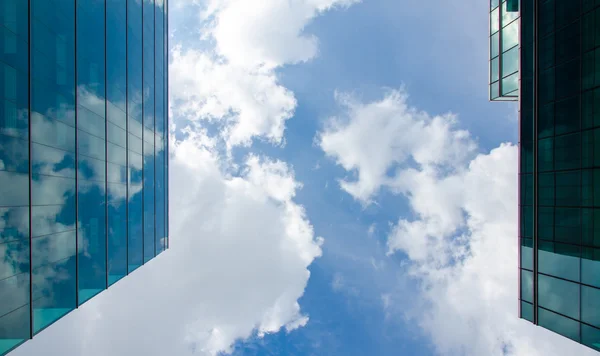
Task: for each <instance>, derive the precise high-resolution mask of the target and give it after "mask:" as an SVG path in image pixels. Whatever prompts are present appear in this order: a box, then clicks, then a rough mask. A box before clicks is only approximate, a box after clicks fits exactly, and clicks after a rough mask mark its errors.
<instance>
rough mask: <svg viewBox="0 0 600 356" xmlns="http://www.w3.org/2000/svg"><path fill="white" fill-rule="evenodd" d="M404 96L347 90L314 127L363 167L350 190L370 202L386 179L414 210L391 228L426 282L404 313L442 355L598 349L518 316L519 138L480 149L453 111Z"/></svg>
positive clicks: (332, 151)
mask: <svg viewBox="0 0 600 356" xmlns="http://www.w3.org/2000/svg"><path fill="white" fill-rule="evenodd" d="M406 99H407V96H406V94H405V93H404V92H402V91H393V92H391V93H389V94H388V95H386V96H385V97H384V98H383V99H382V100H379V101H375V102H372V103H361V102H359V101H356V100H353V99H347V98H344V99H343V100H342V103H343V104H344V106H345V108H346V109H347V112H346V114H345V115H344V117H343V118H332V119H331V120H330V121H329V123H328V126H327V128H326V129H325V130H324V131H323V132H321V133H320V135H319V136H318V143H319V144H320V146H321V147H322V148H323V150H324V151H325V153H326V154H327V155H328V156H330V157H332V158H333V159H335V160H336V162H337V163H338V164H339V165H341V166H342V167H344V168H345V169H346V170H348V171H354V172H355V173H357V177H358V179H357V180H355V181H348V180H343V181H341V186H342V188H343V189H344V190H346V191H347V192H348V193H349V194H351V195H353V196H354V197H355V198H356V199H359V200H361V201H363V202H369V201H371V200H372V199H374V197H375V196H376V194H377V192H378V190H380V189H381V188H387V189H388V190H389V191H390V192H392V193H394V194H398V195H402V196H404V197H406V198H407V199H408V201H409V203H410V207H411V208H412V210H413V213H414V216H415V218H414V219H405V218H403V217H400V218H399V220H398V222H397V223H396V224H395V225H394V228H393V231H392V232H391V233H390V235H389V237H388V247H389V252H390V253H394V252H397V251H400V252H403V253H404V254H406V256H407V259H408V262H409V264H408V272H409V273H410V275H411V276H412V277H413V278H415V279H417V280H418V281H419V282H420V285H421V287H422V289H421V295H420V296H415V298H414V300H417V301H422V302H420V303H419V302H418V303H417V305H418V307H417V308H415V309H413V310H409V311H406V310H405V311H404V313H405V314H406V315H407V316H409V317H411V318H413V320H415V321H416V322H417V323H418V324H419V325H420V326H421V327H422V329H423V330H424V331H425V332H426V333H427V334H429V335H430V336H431V338H432V341H433V343H434V345H435V347H436V349H437V350H438V352H439V353H440V354H443V355H523V356H535V355H540V356H541V355H566V354H573V352H574V351H573V350H576V351H575V353H576V354H578V355H587V354H589V355H592V354H594V352H593V351H591V350H590V349H588V348H585V347H583V346H581V345H578V344H575V343H574V342H571V341H569V340H568V339H565V338H563V337H561V336H558V335H556V334H554V333H551V332H549V331H547V330H545V329H542V328H538V327H535V326H533V325H531V324H530V323H528V322H525V321H522V320H520V319H518V317H517V302H518V300H517V298H518V297H517V293H518V292H517V287H518V286H517V228H516V226H517V147H515V146H514V145H512V144H503V145H501V146H500V147H498V148H496V149H494V150H492V151H491V152H489V153H485V154H476V149H477V146H476V144H475V142H474V141H473V140H472V139H471V138H470V137H469V134H468V133H467V132H465V131H461V130H459V129H457V128H456V127H455V124H456V118H455V117H454V116H453V115H445V116H433V117H432V116H430V115H429V114H427V113H424V112H420V111H418V110H416V109H414V108H411V107H410V106H409V105H408V104H407V101H406ZM392 167H397V169H396V170H395V171H394V172H392V173H391V174H390V173H389V172H388V170H389V169H390V168H392ZM391 303H393V297H392V296H389V295H386V296H385V300H384V304H385V306H386V309H387V308H389V307H390V304H391ZM396 309H397V308H396Z"/></svg>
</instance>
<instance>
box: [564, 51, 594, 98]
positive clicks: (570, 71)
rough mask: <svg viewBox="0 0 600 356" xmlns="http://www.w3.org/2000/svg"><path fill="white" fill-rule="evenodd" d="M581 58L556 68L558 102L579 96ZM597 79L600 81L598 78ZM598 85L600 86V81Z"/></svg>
mask: <svg viewBox="0 0 600 356" xmlns="http://www.w3.org/2000/svg"><path fill="white" fill-rule="evenodd" d="M579 63H580V60H579V58H577V59H574V60H571V61H569V62H566V63H564V64H561V65H557V66H556V100H560V99H563V98H567V97H570V96H573V95H576V94H579V91H580V90H581V76H580V74H579ZM597 79H600V76H598V78H597ZM597 84H600V80H599V81H598V83H597Z"/></svg>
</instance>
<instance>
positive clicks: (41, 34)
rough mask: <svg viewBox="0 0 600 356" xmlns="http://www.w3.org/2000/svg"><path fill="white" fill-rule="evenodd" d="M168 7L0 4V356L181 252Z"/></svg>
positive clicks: (49, 1) (62, 1)
mask: <svg viewBox="0 0 600 356" xmlns="http://www.w3.org/2000/svg"><path fill="white" fill-rule="evenodd" d="M166 16H167V9H166V2H165V1H164V0H3V1H2V2H1V3H0V21H1V26H0V81H1V83H0V99H1V100H0V190H2V191H0V219H1V221H0V261H2V262H1V263H0V355H3V354H5V353H6V352H8V351H10V350H11V349H13V348H14V347H16V346H18V345H19V344H21V343H22V342H24V341H26V340H27V339H29V338H31V337H33V336H34V335H35V334H37V333H38V332H40V331H41V330H43V329H44V328H46V327H48V326H49V325H51V324H52V323H54V322H55V321H57V320H58V319H60V318H61V317H62V316H64V315H65V314H67V313H68V312H70V311H71V310H73V309H75V308H77V307H78V306H79V305H81V304H82V303H84V302H85V301H87V300H89V299H90V298H92V297H93V296H94V295H96V294H98V293H99V292H101V291H102V290H104V289H106V288H107V287H108V286H110V285H111V284H113V283H115V282H116V281H118V280H119V279H121V278H123V277H124V276H126V275H127V274H128V273H129V272H131V271H133V270H135V269H136V268H138V267H140V266H141V265H143V264H144V263H145V262H148V261H149V260H150V259H152V258H153V257H154V256H156V255H157V254H159V253H160V252H162V251H164V249H166V248H167V247H168V236H167V235H168V213H167V212H168V198H167V194H168V159H167V157H168V134H167V128H168V120H167V117H168V115H167V114H168V93H167V91H168V85H167V83H168V70H167V64H168V55H167V48H168V45H167V43H168V39H167V33H166V31H167V28H168V26H167V18H166Z"/></svg>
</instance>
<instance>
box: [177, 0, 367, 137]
mask: <svg viewBox="0 0 600 356" xmlns="http://www.w3.org/2000/svg"><path fill="white" fill-rule="evenodd" d="M355 2H357V1H356V0H298V1H280V0H262V1H246V0H211V1H208V2H207V3H206V4H205V7H204V9H203V10H202V11H200V10H199V8H197V7H193V6H190V7H189V9H194V10H190V11H198V13H199V18H200V20H201V23H200V27H201V28H202V33H201V36H200V37H201V38H203V39H208V40H209V42H210V43H212V44H213V48H212V49H211V50H210V51H198V50H195V49H191V48H187V49H182V48H181V47H175V50H174V53H173V61H172V62H171V65H170V82H171V96H172V100H173V102H174V103H176V104H177V105H175V106H174V108H173V110H174V111H173V113H174V114H175V115H177V116H184V117H186V118H187V119H190V120H213V121H217V122H219V123H221V124H223V123H224V125H223V126H221V132H220V134H221V136H222V137H223V139H224V140H225V143H226V145H227V147H233V146H237V145H246V146H248V145H250V144H251V142H252V139H254V138H262V139H266V140H269V141H270V142H273V143H276V144H280V143H282V142H283V133H284V128H285V121H286V120H288V119H290V118H291V117H292V115H293V110H294V109H295V107H296V100H295V98H294V95H293V93H291V92H290V91H289V90H287V89H286V88H284V87H282V86H281V85H279V83H278V79H277V74H276V69H278V68H280V67H281V66H283V65H286V64H294V63H299V62H304V61H308V60H310V59H312V58H314V57H315V55H316V54H317V50H318V41H317V39H316V38H315V37H314V36H310V35H306V34H303V29H304V27H305V26H306V25H307V24H308V23H309V22H310V21H311V20H312V19H314V18H315V17H316V16H318V15H320V14H321V13H323V12H324V11H326V10H329V9H332V8H335V7H343V6H349V5H351V4H353V3H355ZM199 40H200V38H199Z"/></svg>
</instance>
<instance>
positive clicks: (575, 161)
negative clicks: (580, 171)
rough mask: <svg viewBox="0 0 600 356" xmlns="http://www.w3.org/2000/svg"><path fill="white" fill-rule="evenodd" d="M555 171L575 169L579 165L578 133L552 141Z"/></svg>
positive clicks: (579, 143)
mask: <svg viewBox="0 0 600 356" xmlns="http://www.w3.org/2000/svg"><path fill="white" fill-rule="evenodd" d="M554 145H555V149H554V153H555V158H554V163H555V169H557V170H563V169H564V170H566V169H577V168H580V164H581V136H580V134H579V133H574V134H570V135H564V136H558V137H556V138H555V139H554Z"/></svg>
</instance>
